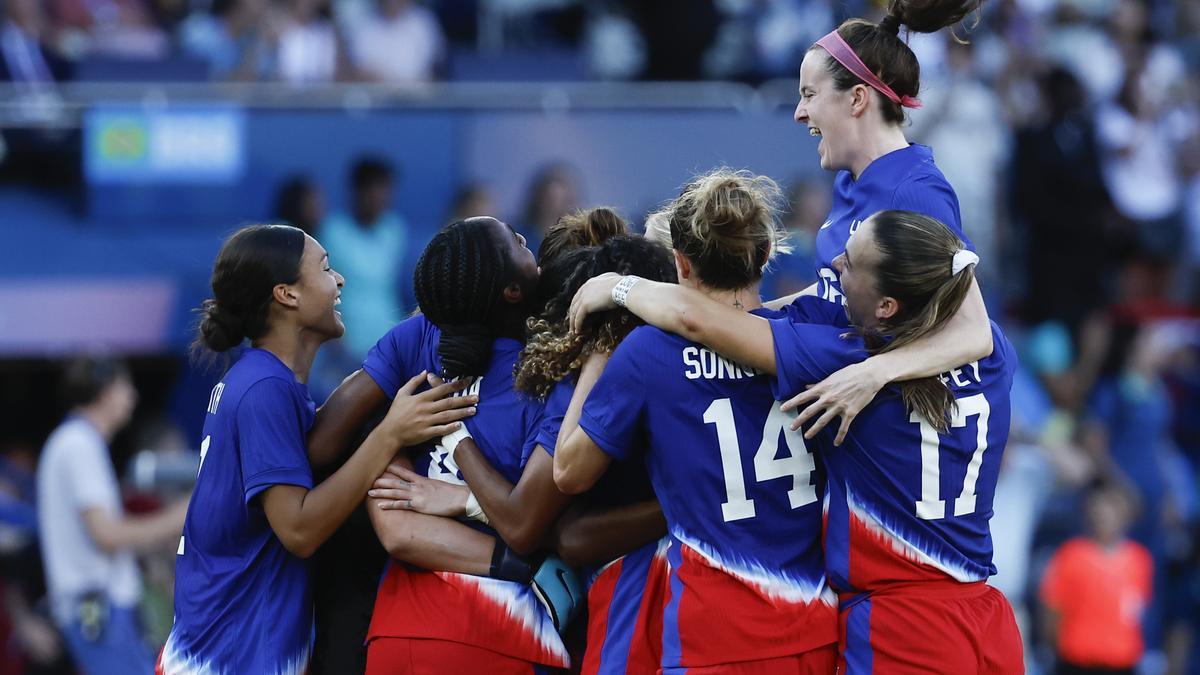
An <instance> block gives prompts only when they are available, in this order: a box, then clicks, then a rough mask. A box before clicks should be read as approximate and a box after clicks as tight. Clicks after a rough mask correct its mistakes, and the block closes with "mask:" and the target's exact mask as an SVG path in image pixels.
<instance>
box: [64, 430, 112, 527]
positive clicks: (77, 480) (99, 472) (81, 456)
mask: <svg viewBox="0 0 1200 675" xmlns="http://www.w3.org/2000/svg"><path fill="white" fill-rule="evenodd" d="M68 442H70V443H73V444H75V446H76V447H75V448H73V449H72V450H71V452H69V453H67V456H68V457H69V459H68V461H66V462H63V463H62V466H63V468H64V469H65V470H66V473H67V476H68V481H69V482H70V489H71V494H72V495H73V499H74V500H75V503H76V504H77V505H78V507H79V510H80V511H86V510H88V509H94V508H102V509H106V510H111V509H112V508H113V507H114V506H115V505H119V504H120V503H121V495H120V491H119V490H118V489H117V476H116V473H115V472H114V471H113V465H112V460H110V459H109V458H108V450H107V449H106V448H105V447H104V444H103V443H101V442H100V440H99V438H97V437H95V436H94V435H92V434H82V433H79V434H75V435H74V438H72V439H69V441H68ZM112 515H119V514H118V513H112Z"/></svg>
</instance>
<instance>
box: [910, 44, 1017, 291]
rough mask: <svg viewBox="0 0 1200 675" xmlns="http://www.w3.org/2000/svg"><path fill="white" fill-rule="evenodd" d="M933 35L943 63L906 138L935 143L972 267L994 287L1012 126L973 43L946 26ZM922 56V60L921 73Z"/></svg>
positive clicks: (923, 92)
mask: <svg viewBox="0 0 1200 675" xmlns="http://www.w3.org/2000/svg"><path fill="white" fill-rule="evenodd" d="M932 37H933V38H934V39H936V40H938V41H941V42H943V44H944V45H945V51H946V61H945V64H946V66H947V67H946V68H945V69H944V70H943V71H942V73H941V74H939V75H935V76H933V77H930V78H929V81H928V83H927V84H923V86H922V88H921V100H922V101H923V102H924V106H923V107H922V108H920V109H918V110H914V111H912V113H911V116H912V122H913V126H912V136H911V138H912V139H913V140H914V141H915V142H918V143H924V144H926V145H929V146H930V147H932V148H933V149H934V154H935V156H936V157H937V163H938V167H939V168H940V169H941V170H942V173H944V174H945V175H946V180H948V181H950V184H951V185H953V186H954V191H955V193H957V195H958V203H959V207H960V210H961V212H962V213H963V215H964V218H963V229H964V231H965V232H966V234H967V236H968V237H970V239H971V241H972V243H974V244H975V251H976V252H977V253H978V254H979V257H980V259H981V260H982V261H983V262H981V263H980V265H979V267H978V271H977V274H978V276H979V282H980V285H981V287H982V288H983V289H984V290H985V291H992V292H995V291H998V290H999V289H998V288H997V285H996V282H997V281H998V280H999V279H1000V278H1001V270H1003V269H1004V266H1003V264H1002V263H1001V260H1000V250H999V242H998V233H997V228H998V222H999V209H1000V176H1001V175H1002V173H1003V171H1004V167H1005V165H1006V163H1007V160H1008V153H1009V151H1010V145H1011V131H1010V129H1009V127H1008V126H1007V124H1006V123H1005V120H1004V118H1003V117H1002V116H1001V108H1000V101H999V100H998V99H997V97H996V95H995V94H994V93H993V92H992V89H991V87H989V86H988V85H986V84H985V83H983V82H982V81H981V80H980V79H979V78H978V76H977V75H976V74H975V73H976V68H975V67H974V61H973V57H974V51H973V48H972V46H971V45H964V44H960V43H959V42H957V41H956V40H955V39H954V36H952V35H951V34H950V33H949V32H948V31H946V32H944V33H939V34H937V35H934V36H932ZM926 62H927V61H926V60H925V59H922V60H921V73H922V75H924V74H925V72H926Z"/></svg>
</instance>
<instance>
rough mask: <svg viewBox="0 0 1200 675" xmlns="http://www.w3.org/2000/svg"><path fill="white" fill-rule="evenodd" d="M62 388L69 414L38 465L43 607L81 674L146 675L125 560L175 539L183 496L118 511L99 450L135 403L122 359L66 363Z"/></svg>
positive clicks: (135, 580)
mask: <svg viewBox="0 0 1200 675" xmlns="http://www.w3.org/2000/svg"><path fill="white" fill-rule="evenodd" d="M64 385H65V386H64V394H65V396H66V398H67V403H68V405H69V406H70V408H71V410H70V413H69V414H68V416H67V418H66V419H65V420H63V422H62V423H61V424H60V425H59V426H58V428H57V429H55V430H54V432H53V433H51V434H50V437H49V438H48V439H47V440H46V445H45V447H44V448H43V449H42V456H41V459H40V461H39V463H38V469H37V510H38V529H39V532H40V537H41V548H42V560H43V563H44V565H45V569H46V585H47V590H48V595H49V598H50V603H51V611H52V613H53V615H54V619H55V622H56V623H57V624H58V626H59V628H60V629H61V630H62V632H63V634H64V636H65V637H66V640H67V646H68V648H69V650H70V652H71V656H72V658H73V659H74V660H75V662H76V664H77V665H79V666H81V667H83V668H84V669H85V670H86V672H87V673H88V674H89V675H103V674H106V673H114V674H115V673H122V674H125V673H129V674H132V673H147V674H148V673H150V672H152V671H153V667H154V665H153V657H152V656H151V653H150V651H149V649H148V648H147V646H146V644H145V643H144V641H143V640H142V637H141V633H140V630H139V627H138V622H137V604H138V599H139V597H140V595H141V591H142V587H141V579H140V577H139V574H138V568H137V563H136V560H135V558H134V554H135V553H137V552H139V551H146V550H151V549H155V548H163V547H169V546H171V545H172V544H173V543H174V542H176V541H178V540H179V535H180V533H181V532H182V530H183V517H184V514H185V513H186V509H187V500H186V499H183V500H180V501H179V502H177V503H175V504H172V505H171V506H169V507H168V508H166V509H163V510H161V511H159V512H157V513H155V514H153V515H148V516H136V517H135V516H129V515H126V514H125V511H124V509H123V508H122V505H121V496H120V491H119V489H118V486H117V478H116V473H115V472H114V470H113V465H112V462H111V460H110V459H109V454H108V444H109V442H110V441H111V440H112V437H113V435H114V434H116V433H117V432H118V431H119V430H120V429H121V428H122V427H124V426H125V425H126V424H127V423H128V422H129V419H130V417H131V416H132V414H133V410H134V408H135V406H136V405H137V390H136V389H135V388H134V386H133V381H132V379H131V378H130V375H129V371H128V370H127V368H126V367H125V365H124V364H123V363H121V362H120V361H117V360H113V359H108V358H80V359H76V360H73V361H72V362H71V363H69V364H68V365H67V368H66V373H65V378H64Z"/></svg>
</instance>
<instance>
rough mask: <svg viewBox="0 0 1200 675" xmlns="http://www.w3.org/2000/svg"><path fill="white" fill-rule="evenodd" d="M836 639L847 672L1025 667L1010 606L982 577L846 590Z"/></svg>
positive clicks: (987, 672) (957, 673)
mask: <svg viewBox="0 0 1200 675" xmlns="http://www.w3.org/2000/svg"><path fill="white" fill-rule="evenodd" d="M838 642H839V644H840V645H841V652H842V653H841V658H840V659H839V667H840V668H841V670H840V672H841V673H845V675H867V674H869V673H879V674H880V675H907V674H909V673H912V674H913V675H917V674H920V675H929V674H930V673H946V674H947V675H949V674H954V675H966V674H968V673H978V674H979V675H1018V674H1020V673H1024V672H1025V662H1024V655H1023V650H1022V647H1021V633H1020V631H1019V630H1018V629H1017V621H1016V619H1015V618H1014V617H1013V611H1012V607H1011V606H1010V605H1009V604H1008V600H1007V599H1006V598H1005V597H1004V595H1003V594H1002V593H1000V591H998V590H996V589H994V588H992V587H991V586H988V585H987V584H985V583H983V582H982V581H980V582H976V583H971V584H962V583H958V582H956V581H946V582H942V581H930V582H916V583H911V584H901V585H897V586H895V587H892V588H886V589H882V590H878V591H873V592H870V593H857V594H843V595H842V596H841V612H839V614H838Z"/></svg>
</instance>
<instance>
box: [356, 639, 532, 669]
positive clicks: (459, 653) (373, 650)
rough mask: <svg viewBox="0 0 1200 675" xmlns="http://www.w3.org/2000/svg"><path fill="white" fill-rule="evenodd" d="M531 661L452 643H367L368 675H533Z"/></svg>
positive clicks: (387, 641)
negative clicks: (472, 674)
mask: <svg viewBox="0 0 1200 675" xmlns="http://www.w3.org/2000/svg"><path fill="white" fill-rule="evenodd" d="M538 672H543V671H539V670H538V668H537V667H536V666H535V665H534V664H532V663H530V662H528V661H522V660H520V659H514V658H512V657H511V656H505V655H504V654H500V653H498V652H493V651H491V650H489V649H483V648H481V647H474V646H471V645H467V644H463V643H461V642H450V641H449V640H424V639H411V638H389V637H378V638H374V639H372V640H371V641H370V642H369V643H367V670H366V673H365V675H445V674H446V673H477V674H478V675H484V674H485V673H486V675H533V674H534V673H538Z"/></svg>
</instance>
